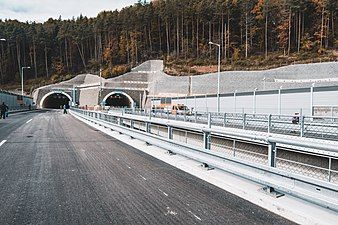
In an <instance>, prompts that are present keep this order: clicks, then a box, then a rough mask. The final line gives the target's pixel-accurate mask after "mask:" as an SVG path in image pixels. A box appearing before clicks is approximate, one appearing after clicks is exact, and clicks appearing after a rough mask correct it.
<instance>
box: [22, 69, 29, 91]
mask: <svg viewBox="0 0 338 225" xmlns="http://www.w3.org/2000/svg"><path fill="white" fill-rule="evenodd" d="M24 69H30V66H23V67H21V95H22V96H23V71H24Z"/></svg>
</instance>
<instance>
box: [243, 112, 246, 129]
mask: <svg viewBox="0 0 338 225" xmlns="http://www.w3.org/2000/svg"><path fill="white" fill-rule="evenodd" d="M245 127H246V113H243V130H245Z"/></svg>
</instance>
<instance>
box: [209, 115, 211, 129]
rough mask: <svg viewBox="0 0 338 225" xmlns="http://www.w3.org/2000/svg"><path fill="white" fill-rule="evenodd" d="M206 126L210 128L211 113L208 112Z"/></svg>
mask: <svg viewBox="0 0 338 225" xmlns="http://www.w3.org/2000/svg"><path fill="white" fill-rule="evenodd" d="M208 127H209V128H211V113H208Z"/></svg>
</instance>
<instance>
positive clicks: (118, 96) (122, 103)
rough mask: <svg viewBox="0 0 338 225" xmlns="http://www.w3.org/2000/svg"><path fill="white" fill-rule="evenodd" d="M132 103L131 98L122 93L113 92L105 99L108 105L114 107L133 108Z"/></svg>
mask: <svg viewBox="0 0 338 225" xmlns="http://www.w3.org/2000/svg"><path fill="white" fill-rule="evenodd" d="M131 104H132V103H131V101H130V99H129V98H128V97H127V96H126V95H124V94H122V93H113V94H111V95H109V96H108V98H107V99H106V101H105V105H106V106H111V107H114V108H131V107H132V106H131Z"/></svg>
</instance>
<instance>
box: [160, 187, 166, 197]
mask: <svg viewBox="0 0 338 225" xmlns="http://www.w3.org/2000/svg"><path fill="white" fill-rule="evenodd" d="M158 190H159V191H160V192H162V194H164V195H165V196H167V197H168V194H167V193H165V192H164V191H162V190H161V189H158Z"/></svg>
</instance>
